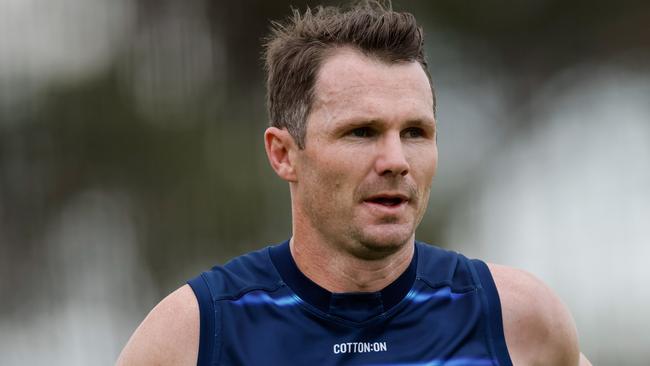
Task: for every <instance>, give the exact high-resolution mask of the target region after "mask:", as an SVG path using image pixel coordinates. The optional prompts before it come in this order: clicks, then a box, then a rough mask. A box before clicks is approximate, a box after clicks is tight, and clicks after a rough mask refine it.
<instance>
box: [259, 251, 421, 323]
mask: <svg viewBox="0 0 650 366" xmlns="http://www.w3.org/2000/svg"><path fill="white" fill-rule="evenodd" d="M269 255H270V257H271V261H272V262H273V265H274V266H275V268H276V269H277V271H278V273H279V274H280V277H281V278H282V281H283V282H284V283H285V284H286V285H287V286H288V287H289V288H291V290H292V291H293V292H294V293H295V294H296V295H298V297H300V298H301V299H302V300H303V301H305V302H307V303H308V304H310V305H312V306H313V307H315V308H317V309H319V310H320V311H322V312H324V313H326V314H329V315H333V316H337V317H340V318H343V319H346V320H349V321H353V322H364V321H366V320H369V319H370V318H372V317H374V316H377V315H379V314H382V313H385V312H387V311H388V310H390V309H391V308H393V307H394V306H395V305H397V304H398V303H399V302H400V301H402V299H403V298H404V297H405V296H406V295H407V294H408V292H409V291H410V290H411V288H412V286H413V283H414V282H415V278H416V274H417V256H418V246H417V243H416V244H415V249H414V252H413V258H412V259H411V263H410V264H409V266H408V267H407V269H406V270H405V271H404V272H403V273H402V274H401V275H400V276H399V277H398V278H397V279H396V280H395V281H393V282H392V283H391V284H390V285H388V286H386V287H385V288H384V289H382V290H381V291H377V292H345V293H332V292H330V291H328V290H326V289H324V288H322V287H321V286H319V285H318V284H316V283H315V282H313V281H312V280H310V279H309V278H307V276H305V275H304V274H303V273H302V272H301V271H300V269H299V268H298V266H297V265H296V262H295V261H294V259H293V256H292V255H291V249H290V247H289V240H287V241H285V242H284V243H282V244H279V245H276V246H272V247H270V248H269Z"/></svg>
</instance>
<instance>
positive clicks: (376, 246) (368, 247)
mask: <svg viewBox="0 0 650 366" xmlns="http://www.w3.org/2000/svg"><path fill="white" fill-rule="evenodd" d="M359 234H361V235H359V237H358V238H357V239H358V242H359V243H360V244H361V249H362V251H363V252H364V253H363V254H362V256H363V257H366V258H367V259H377V258H383V257H386V256H388V255H391V254H394V253H396V252H398V251H399V250H400V249H402V248H403V247H404V246H405V245H407V244H408V243H409V242H410V241H411V240H413V230H410V228H409V230H405V228H403V227H393V228H382V230H365V231H364V232H362V233H359Z"/></svg>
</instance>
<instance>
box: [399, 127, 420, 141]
mask: <svg viewBox="0 0 650 366" xmlns="http://www.w3.org/2000/svg"><path fill="white" fill-rule="evenodd" d="M425 135H426V133H425V132H424V130H423V129H421V128H418V127H409V128H407V129H405V130H404V131H402V136H403V137H409V138H415V137H424V136H425Z"/></svg>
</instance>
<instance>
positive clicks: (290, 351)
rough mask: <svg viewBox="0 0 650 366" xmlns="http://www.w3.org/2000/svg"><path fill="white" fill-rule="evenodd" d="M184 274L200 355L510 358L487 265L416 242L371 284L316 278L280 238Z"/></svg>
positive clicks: (282, 361) (218, 360)
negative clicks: (399, 264)
mask: <svg viewBox="0 0 650 366" xmlns="http://www.w3.org/2000/svg"><path fill="white" fill-rule="evenodd" d="M188 284H189V285H190V286H191V288H192V290H193V291H194V293H195V295H196V297H197V300H198V303H199V311H200V326H201V330H200V341H199V356H198V364H199V365H310V366H321V365H430V366H438V365H446V366H460V365H468V366H487V365H501V366H505V365H512V362H511V360H510V357H509V355H508V350H507V348H506V343H505V338H504V334H503V323H502V318H501V306H500V303H499V295H498V293H497V289H496V287H495V284H494V281H493V279H492V275H491V274H490V271H489V269H488V267H487V265H486V264H485V263H484V262H482V261H479V260H469V259H467V258H466V257H464V256H463V255H461V254H458V253H455V252H452V251H447V250H443V249H440V248H437V247H434V246H430V245H427V244H424V243H420V242H416V243H415V250H414V255H413V260H412V261H411V264H410V265H409V267H408V268H407V270H406V271H405V272H404V273H403V274H402V275H401V276H400V277H399V278H398V279H397V280H395V281H394V282H393V283H392V284H390V285H389V286H388V287H386V288H385V289H383V290H382V291H379V292H372V293H367V292H364V293H331V292H329V291H327V290H325V289H323V288H321V287H320V286H318V285H317V284H315V283H314V282H312V281H311V280H309V279H308V278H307V277H306V276H305V275H303V274H302V272H300V270H299V269H298V267H297V266H296V264H295V262H294V261H293V258H292V256H291V252H290V249H289V243H288V241H287V242H284V243H282V244H280V245H276V246H272V247H267V248H265V249H262V250H259V251H256V252H252V253H249V254H246V255H243V256H241V257H237V258H235V259H233V260H231V261H230V262H228V263H226V264H225V265H223V266H217V267H214V268H213V269H212V270H211V271H208V272H204V273H202V274H201V275H199V276H197V277H195V278H193V279H191V280H190V281H188Z"/></svg>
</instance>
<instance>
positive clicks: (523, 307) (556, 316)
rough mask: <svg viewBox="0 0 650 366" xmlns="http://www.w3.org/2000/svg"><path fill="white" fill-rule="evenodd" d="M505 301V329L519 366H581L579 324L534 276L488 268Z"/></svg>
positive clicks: (490, 265)
mask: <svg viewBox="0 0 650 366" xmlns="http://www.w3.org/2000/svg"><path fill="white" fill-rule="evenodd" d="M488 267H489V269H490V272H491V274H492V277H493V278H494V282H495V285H496V287H497V291H498V292H499V298H500V301H501V309H502V317H503V328H504V333H505V338H506V343H507V345H508V350H509V353H510V357H511V358H512V361H513V363H514V364H515V365H572V366H574V365H578V364H579V362H580V351H579V347H578V337H577V332H576V328H575V323H574V321H573V318H572V317H571V314H570V313H569V311H568V309H567V307H566V306H565V305H564V304H563V303H562V301H561V300H560V298H559V297H558V296H557V295H556V294H555V293H554V292H553V290H551V289H550V288H549V287H548V286H547V285H546V284H545V283H544V282H542V281H541V280H539V279H538V278H536V277H535V276H533V275H532V274H530V273H528V272H526V271H523V270H520V269H516V268H512V267H507V266H501V265H495V264H488Z"/></svg>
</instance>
